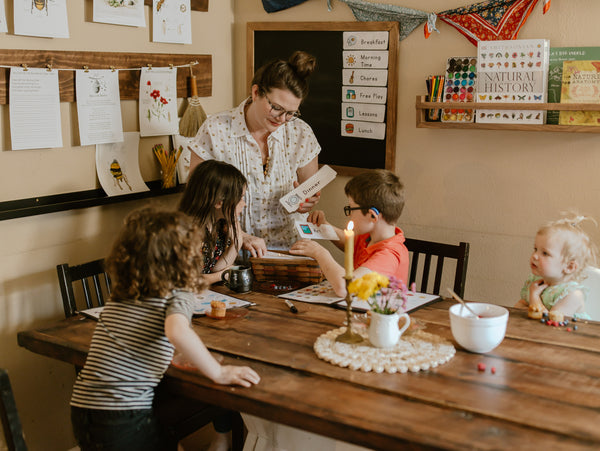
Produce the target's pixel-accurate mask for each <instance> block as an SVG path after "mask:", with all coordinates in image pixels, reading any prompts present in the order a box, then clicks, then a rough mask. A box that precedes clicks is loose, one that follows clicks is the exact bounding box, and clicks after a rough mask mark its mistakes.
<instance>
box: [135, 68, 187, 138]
mask: <svg viewBox="0 0 600 451" xmlns="http://www.w3.org/2000/svg"><path fill="white" fill-rule="evenodd" d="M139 96H140V102H139V105H140V111H139V115H140V134H141V136H159V135H172V134H175V133H178V117H177V69H175V68H170V67H157V68H154V67H153V68H143V69H142V73H141V75H140V93H139Z"/></svg>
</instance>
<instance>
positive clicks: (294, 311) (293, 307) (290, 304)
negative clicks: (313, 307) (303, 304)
mask: <svg viewBox="0 0 600 451" xmlns="http://www.w3.org/2000/svg"><path fill="white" fill-rule="evenodd" d="M283 302H285V305H287V306H288V307H289V308H290V311H291V312H292V313H298V309H297V308H296V306H295V305H294V304H292V302H291V301H288V300H287V299H284V300H283Z"/></svg>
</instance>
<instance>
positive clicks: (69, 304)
mask: <svg viewBox="0 0 600 451" xmlns="http://www.w3.org/2000/svg"><path fill="white" fill-rule="evenodd" d="M56 271H57V272H58V284H59V285H60V294H61V295H62V300H63V307H64V309H65V317H67V318H69V317H71V316H75V315H77V312H78V311H79V310H84V309H89V308H93V307H100V306H102V305H104V299H105V297H108V296H109V295H110V279H109V277H108V274H106V273H105V272H104V259H102V258H101V259H98V260H94V261H91V262H87V263H83V264H81V265H75V266H70V265H69V264H67V263H63V264H62V265H58V266H57V267H56ZM75 282H81V287H82V289H83V298H82V299H81V300H80V301H79V302H78V301H77V299H78V298H77V297H76V296H75ZM92 288H93V289H92Z"/></svg>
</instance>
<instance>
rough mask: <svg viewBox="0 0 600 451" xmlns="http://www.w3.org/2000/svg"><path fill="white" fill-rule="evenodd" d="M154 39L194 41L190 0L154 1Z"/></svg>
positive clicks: (155, 40) (160, 40) (182, 41)
mask: <svg viewBox="0 0 600 451" xmlns="http://www.w3.org/2000/svg"><path fill="white" fill-rule="evenodd" d="M152 41H153V42H170V43H173V44H191V43H192V16H191V8H190V0H178V1H170V2H169V1H165V0H153V2H152Z"/></svg>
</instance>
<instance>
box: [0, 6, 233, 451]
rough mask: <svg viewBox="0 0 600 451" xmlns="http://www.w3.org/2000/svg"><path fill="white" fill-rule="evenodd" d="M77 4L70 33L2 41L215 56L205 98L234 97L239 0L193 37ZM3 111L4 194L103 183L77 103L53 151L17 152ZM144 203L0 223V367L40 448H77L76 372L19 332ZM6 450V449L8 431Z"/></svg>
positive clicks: (38, 321) (148, 164) (127, 114)
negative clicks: (165, 40)
mask: <svg viewBox="0 0 600 451" xmlns="http://www.w3.org/2000/svg"><path fill="white" fill-rule="evenodd" d="M6 3H7V4H8V3H10V5H7V15H8V17H9V20H8V22H9V24H12V20H11V19H10V17H12V2H6ZM68 4H69V10H68V15H69V28H70V34H71V37H70V38H69V39H42V38H34V37H19V36H15V35H13V34H12V32H13V29H12V27H11V28H10V29H9V31H10V33H9V34H7V35H3V36H2V38H1V39H0V48H6V49H17V48H19V49H20V48H24V49H56V50H85V51H94V50H98V51H121V52H141V53H152V52H158V53H170V52H171V53H198V54H211V55H212V58H213V95H212V96H211V97H210V98H204V99H202V104H203V106H204V108H205V110H206V111H207V112H209V113H211V112H216V111H220V110H222V109H225V108H230V107H231V106H232V105H233V93H232V84H233V75H232V74H233V60H232V56H231V48H232V27H233V3H232V1H231V0H211V1H210V4H209V11H208V12H199V11H193V12H192V23H193V42H194V43H193V44H192V45H176V44H157V43H153V42H150V36H151V34H150V33H151V28H150V26H148V27H147V28H134V27H124V26H117V25H107V24H99V23H93V22H92V21H91V9H92V8H91V7H92V1H91V0H86V1H79V0H69V1H68ZM145 10H146V23H148V24H150V22H151V18H149V17H148V15H149V14H150V8H149V7H146V8H145ZM0 64H1V61H0ZM0 110H1V111H2V118H3V120H2V121H1V122H0V134H1V136H0V145H1V146H2V147H1V151H0V166H1V167H2V173H3V176H2V177H1V178H0V201H4V200H12V199H21V198H28V197H32V196H35V195H43V194H53V193H61V192H69V191H78V190H83V189H93V188H96V187H97V186H98V184H97V181H96V175H95V165H94V150H95V149H94V146H87V147H80V146H79V145H78V142H77V139H76V136H77V131H76V130H75V131H74V130H72V124H73V121H72V120H71V115H72V114H76V109H75V107H74V105H73V104H67V103H63V104H61V112H62V116H61V119H62V128H63V131H62V133H63V142H64V143H65V147H64V148H62V149H51V150H26V151H10V150H9V149H10V139H9V137H8V124H9V122H8V108H7V107H6V106H3V107H1V108H0ZM122 113H123V124H124V130H125V131H137V130H138V125H137V124H138V121H137V102H135V101H124V102H122ZM160 141H162V139H157V138H147V139H144V140H143V141H142V145H141V156H140V162H141V166H142V172H143V175H144V178H145V180H153V179H157V178H158V172H157V168H156V164H155V163H154V161H153V156H152V154H151V147H152V145H154V144H156V143H157V142H160ZM163 142H164V141H163ZM175 200H176V198H175V196H168V197H166V198H161V203H164V204H170V205H173V204H174V201H175ZM141 204H142V202H141V201H140V202H125V203H121V204H116V205H111V206H106V207H94V208H89V209H83V210H72V211H65V212H60V213H52V214H47V215H40V216H31V217H27V218H21V219H13V220H7V221H0V236H1V237H2V238H0V243H1V245H0V367H3V368H7V369H8V371H9V375H10V377H11V380H12V384H13V389H14V391H15V397H16V400H17V404H18V408H19V413H20V415H21V420H22V422H23V428H24V430H25V434H26V439H27V442H28V445H29V449H31V450H48V451H51V450H65V449H69V448H70V447H72V446H74V444H75V443H74V439H73V438H72V433H71V426H70V420H69V411H68V401H69V397H70V392H71V386H72V383H73V380H74V370H73V367H71V366H69V365H67V364H64V363H60V362H57V361H53V360H51V359H48V358H45V357H41V356H38V355H35V354H33V353H31V352H29V351H27V350H24V349H22V348H19V347H18V346H17V341H16V334H17V332H18V331H19V330H24V329H28V328H31V327H34V326H40V325H43V324H44V323H48V322H49V321H51V320H53V319H58V318H61V317H62V316H63V315H64V313H63V310H62V301H61V298H60V292H59V289H58V284H57V276H56V270H55V266H56V265H57V264H59V263H63V262H69V263H73V264H76V263H81V262H84V261H88V260H92V259H94V258H99V257H102V256H104V255H106V253H107V246H109V245H110V243H111V241H112V235H113V234H114V233H115V232H116V231H117V230H118V228H119V226H120V224H121V222H122V219H123V217H124V216H125V215H126V214H127V213H128V212H129V211H130V210H131V209H133V208H135V207H137V206H140V205H141ZM0 449H5V446H4V442H3V436H2V434H0Z"/></svg>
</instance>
